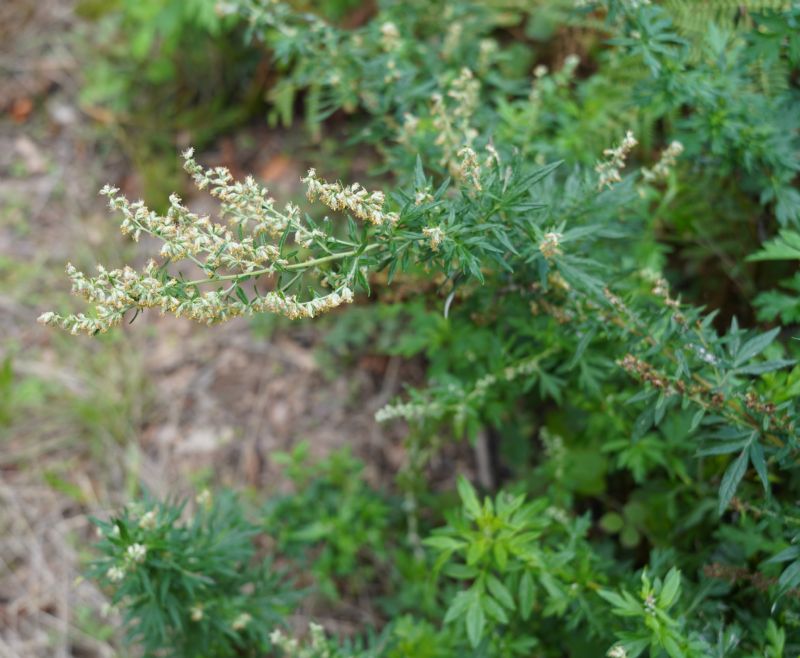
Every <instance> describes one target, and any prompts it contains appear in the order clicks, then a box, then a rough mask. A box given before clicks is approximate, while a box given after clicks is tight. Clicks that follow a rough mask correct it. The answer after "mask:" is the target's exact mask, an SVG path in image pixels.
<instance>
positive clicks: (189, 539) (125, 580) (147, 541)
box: [91, 492, 292, 658]
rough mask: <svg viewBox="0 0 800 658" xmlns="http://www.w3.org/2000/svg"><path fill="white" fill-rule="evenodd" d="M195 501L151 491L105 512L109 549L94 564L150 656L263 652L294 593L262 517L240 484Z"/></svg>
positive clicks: (105, 545)
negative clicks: (151, 496) (149, 497)
mask: <svg viewBox="0 0 800 658" xmlns="http://www.w3.org/2000/svg"><path fill="white" fill-rule="evenodd" d="M186 516H187V515H186V505H185V503H180V504H173V503H155V502H152V501H145V502H143V503H140V504H138V505H136V506H133V507H131V508H128V509H126V510H124V511H123V513H122V514H121V515H120V516H117V517H114V518H112V519H111V520H110V521H97V526H98V528H99V530H100V532H101V533H102V536H103V539H102V541H101V542H100V543H99V544H98V549H99V550H100V552H101V554H102V558H100V559H98V560H97V561H96V562H95V563H94V564H93V565H92V570H91V573H92V575H93V576H94V577H96V578H98V579H100V580H101V581H103V582H104V583H106V584H107V585H108V586H109V587H110V588H111V589H112V590H113V598H112V603H113V604H114V605H115V606H119V607H120V608H121V609H122V611H123V613H124V619H125V622H126V625H127V630H128V636H129V639H131V640H137V641H140V642H141V644H142V646H143V648H144V651H145V653H146V655H148V656H164V655H167V656H182V657H184V656H185V657H187V658H188V657H190V656H192V657H197V658H200V656H219V657H220V658H223V657H227V656H231V655H234V654H236V655H242V656H257V655H261V653H262V652H263V651H265V650H266V648H267V647H268V646H269V638H268V636H269V633H270V631H271V630H272V629H273V628H275V627H276V626H277V625H278V624H280V623H281V622H282V620H283V619H284V618H285V615H286V614H287V613H288V612H289V611H290V610H291V607H290V603H291V601H292V596H291V595H290V591H289V590H288V589H287V587H286V585H285V583H284V582H283V578H282V576H281V575H280V573H279V572H278V571H276V570H275V568H274V567H273V565H272V562H271V561H270V560H268V559H264V558H263V557H260V556H258V555H257V554H256V548H255V544H254V539H255V537H256V536H257V535H258V527H257V526H255V525H253V524H252V523H250V522H249V521H247V519H246V518H245V517H244V512H243V508H242V506H241V504H240V503H239V502H238V501H237V500H236V498H235V497H234V496H232V495H230V494H224V495H222V496H220V497H217V498H215V499H214V500H213V501H212V500H211V499H210V495H209V494H208V492H205V494H201V496H199V497H198V504H197V509H196V510H195V513H194V515H193V516H192V517H191V518H186Z"/></svg>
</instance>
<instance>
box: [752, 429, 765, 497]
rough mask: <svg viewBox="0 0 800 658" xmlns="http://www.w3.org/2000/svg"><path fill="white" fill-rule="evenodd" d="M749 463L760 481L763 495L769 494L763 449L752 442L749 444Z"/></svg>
mask: <svg viewBox="0 0 800 658" xmlns="http://www.w3.org/2000/svg"><path fill="white" fill-rule="evenodd" d="M750 463H751V464H753V468H755V469H756V473H758V477H759V478H760V479H761V484H762V485H763V487H764V493H769V478H768V477H767V463H766V461H765V459H764V448H763V447H762V446H761V444H760V443H759V442H758V440H757V439H756V440H754V441H753V442H752V443H751V444H750Z"/></svg>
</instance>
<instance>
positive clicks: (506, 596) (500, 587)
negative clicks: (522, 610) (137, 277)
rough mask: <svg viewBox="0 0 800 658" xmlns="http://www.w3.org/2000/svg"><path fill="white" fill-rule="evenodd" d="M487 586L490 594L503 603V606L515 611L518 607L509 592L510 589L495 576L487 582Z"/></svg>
mask: <svg viewBox="0 0 800 658" xmlns="http://www.w3.org/2000/svg"><path fill="white" fill-rule="evenodd" d="M486 584H487V585H488V587H489V592H491V594H492V596H494V597H495V598H496V599H497V600H498V601H499V602H500V603H501V605H503V606H505V607H506V608H508V609H509V610H513V609H514V608H515V607H516V606H515V605H514V597H513V596H511V592H509V591H508V588H507V587H506V586H505V585H504V584H503V583H501V582H500V581H499V580H498V579H497V578H496V577H495V576H489V580H487V581H486Z"/></svg>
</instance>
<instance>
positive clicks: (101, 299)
mask: <svg viewBox="0 0 800 658" xmlns="http://www.w3.org/2000/svg"><path fill="white" fill-rule="evenodd" d="M183 157H184V160H185V169H186V171H187V172H188V173H189V174H190V175H191V176H192V178H193V180H194V182H195V184H196V185H197V187H198V188H199V189H201V190H204V189H208V190H209V192H210V194H211V195H212V196H213V197H215V198H217V199H219V201H220V215H221V217H222V218H223V219H224V220H227V222H228V225H226V224H224V223H218V222H215V221H212V220H211V219H210V218H209V217H207V216H200V215H198V214H196V213H194V212H191V211H190V210H189V209H188V208H187V207H186V206H185V205H184V204H183V203H182V201H181V200H180V198H179V197H178V196H177V195H172V196H171V197H170V204H169V208H168V210H167V212H166V213H165V214H164V215H159V214H158V213H156V212H154V211H152V210H150V209H148V208H147V207H146V206H145V205H144V203H143V202H141V201H137V202H133V203H132V202H130V201H129V200H128V199H127V198H125V197H124V196H122V195H120V194H119V191H118V190H117V189H116V188H114V187H110V186H106V187H105V188H103V190H102V194H104V195H105V196H107V197H108V199H109V206H110V207H111V208H112V210H115V211H117V212H119V213H120V214H121V215H122V222H121V228H122V231H123V233H125V234H128V235H131V236H132V237H133V239H134V240H138V239H139V238H140V236H141V235H142V234H143V233H144V234H148V235H152V236H154V237H156V238H158V239H160V240H161V241H162V242H163V245H162V247H161V250H160V252H159V255H160V256H161V258H162V259H164V262H163V263H161V264H159V263H157V262H156V261H155V260H151V261H149V262H148V263H147V264H146V265H145V267H144V268H143V269H142V270H141V271H137V270H134V269H133V268H131V267H124V268H122V269H115V270H107V269H106V268H104V267H103V266H102V265H101V266H98V268H97V270H98V273H97V275H96V276H93V277H92V276H88V275H86V274H85V273H84V272H81V271H80V270H78V269H77V268H76V267H74V266H73V265H71V264H68V265H67V276H68V277H69V279H70V280H71V282H72V291H73V293H74V294H77V295H80V296H82V297H84V298H85V299H86V300H87V301H88V302H90V303H91V304H93V305H94V313H93V314H91V315H88V314H84V313H79V314H74V315H59V314H57V313H53V312H47V313H44V314H42V315H41V316H40V318H39V321H40V322H41V323H43V324H46V325H50V326H55V327H59V328H61V329H65V330H67V331H70V332H71V333H73V334H78V333H86V334H90V335H94V334H97V333H102V332H105V331H108V330H109V329H111V328H112V327H115V326H118V325H119V324H120V323H121V322H122V319H123V317H124V316H125V314H126V313H127V312H129V311H141V310H144V309H149V308H157V309H159V310H160V311H161V312H162V313H170V314H173V315H175V316H178V317H187V318H190V319H192V320H195V321H198V322H205V323H208V324H211V323H214V322H220V321H224V320H229V319H231V318H234V317H238V316H243V315H252V314H253V313H263V312H268V313H276V314H279V315H283V316H285V317H287V318H290V319H297V318H313V317H316V316H317V315H319V314H321V313H325V312H326V311H330V310H332V309H334V308H336V307H338V306H340V305H342V304H346V303H349V302H352V301H353V291H352V286H353V280H354V276H355V273H356V271H357V270H356V264H357V263H358V260H357V259H358V256H359V255H362V254H364V253H367V252H369V251H370V250H372V249H374V248H376V246H377V245H376V244H371V245H370V244H364V245H362V246H361V247H360V248H359V247H358V245H355V244H354V243H352V242H348V241H344V240H341V239H339V238H337V237H335V235H331V234H329V233H327V232H326V231H323V230H321V229H320V228H319V227H317V226H315V225H313V224H310V225H309V224H308V223H306V222H304V221H302V220H301V217H300V210H299V208H298V207H297V206H295V205H294V204H291V203H289V204H287V205H286V207H285V210H284V211H278V210H276V208H275V202H274V200H273V199H272V198H271V197H270V196H269V194H268V191H267V190H266V189H265V188H264V187H262V186H261V185H259V184H257V183H256V182H255V181H254V180H253V179H252V178H250V177H248V178H247V179H245V181H243V182H241V181H236V180H234V179H233V177H232V176H231V174H230V172H229V171H228V170H227V169H225V168H224V167H216V168H213V169H203V168H202V167H200V166H199V165H198V164H197V162H196V161H195V160H194V158H193V154H192V151H191V150H188V151H186V152H185V153H184V156H183ZM303 180H304V182H305V183H306V184H307V185H308V197H309V199H310V200H315V199H317V198H319V199H320V200H321V201H322V202H323V203H324V204H325V205H327V206H328V207H329V208H331V209H332V210H337V211H339V210H347V211H349V212H350V213H351V214H352V215H354V216H355V217H356V218H357V219H361V220H363V221H365V222H368V223H369V224H372V225H375V226H385V227H391V226H392V225H394V224H395V223H396V222H397V221H398V218H399V216H398V214H397V213H396V212H388V211H386V210H385V209H384V205H385V197H384V195H383V193H382V192H368V191H367V190H365V189H364V188H363V187H361V186H360V185H359V184H358V183H355V184H353V185H350V186H347V187H344V186H342V185H341V184H339V183H336V184H330V183H327V182H325V181H323V180H321V179H319V178H317V176H316V174H315V172H314V170H311V171H310V172H309V174H308V176H307V177H306V178H305V179H303ZM231 224H232V225H233V226H234V229H232V228H231V227H230V225H231ZM287 234H288V235H291V236H293V239H294V242H295V244H296V245H297V246H299V247H301V248H302V249H306V250H312V253H313V251H314V250H317V248H318V249H319V251H320V252H322V254H323V255H321V256H320V257H319V258H308V259H304V258H303V257H304V252H303V251H298V250H297V249H292V250H291V251H290V252H289V253H290V256H289V257H284V256H283V255H282V250H283V249H284V242H285V240H284V236H285V235H287ZM354 247H355V248H354ZM287 251H288V248H287ZM349 258H353V259H355V263H354V264H353V265H352V266H350V267H348V269H347V270H346V271H345V270H344V269H342V270H341V271H339V270H337V269H336V267H335V265H336V263H337V262H340V261H346V260H347V259H349ZM178 261H188V262H190V263H192V264H193V265H194V266H196V267H197V268H199V270H200V271H201V272H203V274H204V275H205V277H204V278H199V279H194V280H187V278H186V277H184V275H183V274H181V273H178V274H176V275H173V274H171V273H170V272H169V271H168V266H169V265H170V264H171V263H176V262H178ZM326 263H330V264H331V266H333V268H332V269H328V270H325V271H324V273H323V271H322V270H321V269H320V267H321V266H322V265H323V264H326ZM288 273H291V274H292V276H291V278H290V279H289V282H288V283H287V284H284V285H282V286H277V287H276V288H277V289H275V290H270V291H269V292H266V293H264V294H261V293H259V292H257V291H256V290H255V289H254V292H253V294H248V293H247V292H245V290H244V289H243V288H242V287H241V284H243V283H245V282H247V281H250V280H254V279H257V278H259V277H264V276H269V277H271V278H273V280H274V278H275V277H276V276H280V275H282V274H288ZM305 273H312V274H314V276H315V278H316V279H317V281H318V282H319V283H320V284H321V285H323V286H326V287H328V288H329V289H331V292H328V293H327V294H324V295H313V296H311V298H310V299H301V298H299V297H298V295H297V294H292V291H291V286H293V285H295V286H297V287H299V282H300V279H301V277H302V276H303V274H305ZM214 284H218V287H217V288H216V289H213V290H206V291H202V290H201V286H203V285H214ZM220 284H221V285H222V286H223V287H219V285H220Z"/></svg>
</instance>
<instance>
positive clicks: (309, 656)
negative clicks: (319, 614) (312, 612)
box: [269, 622, 331, 658]
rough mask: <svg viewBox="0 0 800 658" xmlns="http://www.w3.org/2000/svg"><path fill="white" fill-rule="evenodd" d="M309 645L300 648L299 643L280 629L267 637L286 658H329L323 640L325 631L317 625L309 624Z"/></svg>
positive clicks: (326, 644)
mask: <svg viewBox="0 0 800 658" xmlns="http://www.w3.org/2000/svg"><path fill="white" fill-rule="evenodd" d="M308 631H309V643H308V645H307V646H302V645H301V644H300V642H299V641H298V640H297V639H295V638H293V637H288V636H287V635H285V634H284V633H283V631H281V630H280V629H275V630H274V631H272V633H270V635H269V641H270V642H272V644H273V645H275V646H276V647H277V648H279V649H280V650H281V651H282V652H283V654H282V655H284V656H286V658H330V655H331V650H330V648H329V647H328V643H327V641H326V640H325V630H324V629H323V628H322V626H320V625H319V624H315V623H314V622H311V623H310V624H309V625H308Z"/></svg>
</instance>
